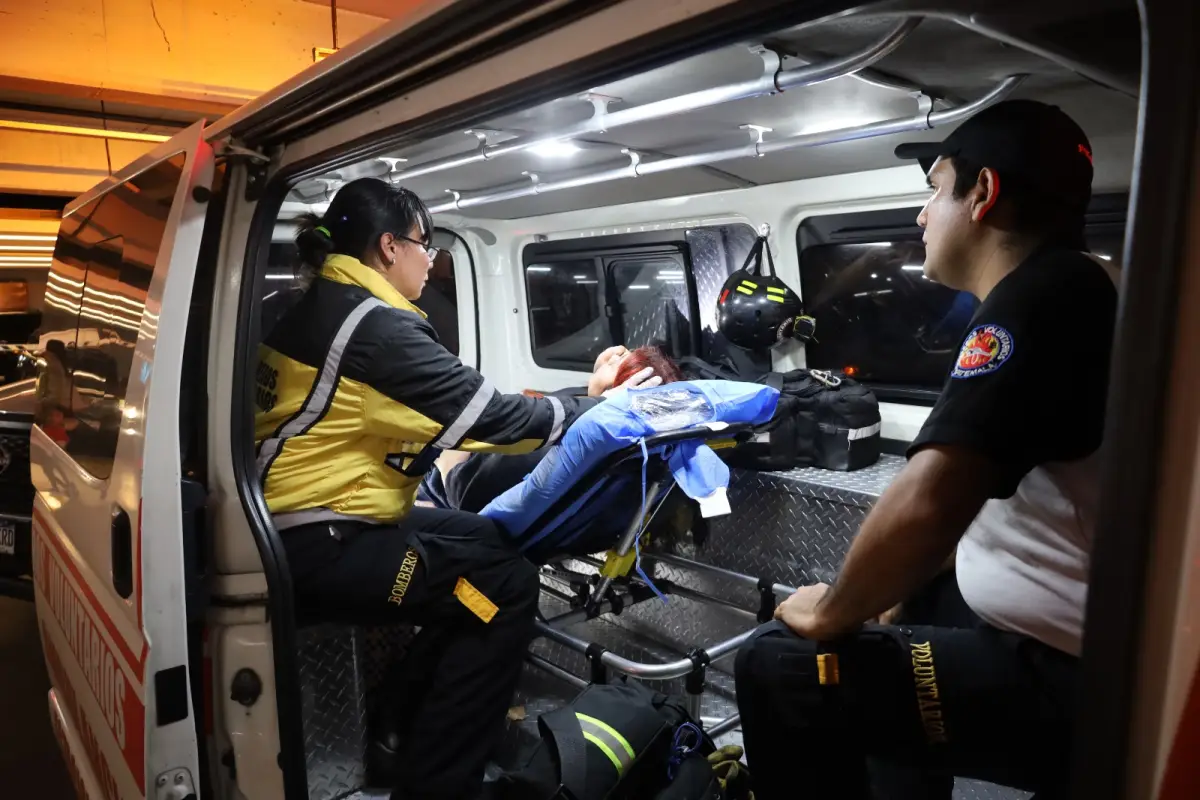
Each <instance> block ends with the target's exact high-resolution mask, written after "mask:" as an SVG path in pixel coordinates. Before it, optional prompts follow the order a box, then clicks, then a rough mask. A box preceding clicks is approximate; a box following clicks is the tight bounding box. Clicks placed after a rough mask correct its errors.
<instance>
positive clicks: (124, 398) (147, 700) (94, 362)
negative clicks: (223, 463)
mask: <svg viewBox="0 0 1200 800" xmlns="http://www.w3.org/2000/svg"><path fill="white" fill-rule="evenodd" d="M202 131H203V123H202V122H198V123H196V124H195V125H193V126H192V127H190V128H188V129H187V130H185V131H183V132H181V133H179V134H178V135H176V136H175V137H174V138H172V139H171V140H170V141H168V142H164V143H163V144H161V145H159V146H158V147H156V148H155V149H154V150H153V151H152V152H150V153H148V154H147V155H145V156H143V157H142V158H140V159H138V160H137V161H135V162H133V163H132V164H130V165H129V166H128V167H126V168H125V169H123V170H122V171H121V172H120V173H118V174H117V175H116V176H114V177H112V178H109V179H108V180H106V181H105V182H104V183H102V184H100V185H98V186H97V187H96V188H94V189H92V190H91V191H90V192H88V193H86V194H84V195H83V196H81V197H80V198H79V199H77V200H76V201H74V202H72V203H71V204H69V205H68V206H67V208H66V209H65V211H64V215H63V222H62V225H61V227H60V230H59V236H58V240H57V243H56V246H55V252H54V263H53V266H52V268H51V272H50V275H49V280H48V284H47V288H46V298H45V305H46V313H45V316H44V320H45V322H44V325H43V335H42V338H44V339H47V340H49V339H56V340H58V341H59V342H60V343H61V347H60V346H57V345H54V346H52V347H53V349H54V350H55V351H56V353H53V354H50V355H48V356H47V357H46V359H45V362H46V363H45V364H44V365H42V366H40V371H41V375H40V383H41V386H42V388H41V389H40V390H39V397H40V400H41V403H40V404H39V411H38V412H37V415H36V416H37V419H36V424H35V425H34V428H33V432H32V435H31V462H32V464H31V465H32V473H33V482H34V488H35V490H36V496H35V500H34V511H33V572H34V584H35V598H36V603H37V614H38V624H39V628H40V634H41V641H42V649H43V652H44V654H45V659H46V664H47V667H48V669H49V673H50V679H51V683H52V685H53V688H52V689H51V691H50V698H49V701H50V711H51V719H52V722H53V725H54V729H55V732H56V734H57V736H58V739H59V743H60V745H61V746H62V748H63V754H64V757H65V760H66V762H67V766H68V768H69V770H70V772H71V775H72V778H73V780H74V781H75V785H76V788H77V790H78V792H79V795H80V797H83V798H105V799H106V800H114V799H115V798H144V797H147V796H157V797H171V798H179V800H184V798H189V797H192V798H194V797H198V796H199V794H200V792H199V782H200V774H199V765H198V750H197V733H196V726H195V721H194V719H195V718H194V714H195V709H194V708H193V706H192V700H191V693H190V691H189V686H190V684H191V674H190V673H191V671H192V669H193V668H194V665H193V664H189V659H188V635H187V632H188V616H189V614H188V609H187V602H186V600H185V598H187V597H188V596H189V595H190V594H191V592H190V590H191V589H192V588H193V587H194V582H193V581H194V560H195V559H194V556H195V554H196V549H195V548H194V544H195V542H196V539H197V537H198V536H199V535H200V533H199V531H200V525H199V516H198V514H199V509H200V508H201V507H202V506H203V498H204V492H203V490H202V488H201V487H200V486H199V485H198V484H195V483H193V482H191V481H189V480H186V479H185V476H184V473H183V470H182V467H181V455H180V451H181V426H182V423H184V422H186V420H181V414H180V408H181V378H182V376H183V370H182V368H181V364H182V363H183V362H184V340H185V332H186V330H187V324H188V314H189V306H190V300H191V294H192V284H193V280H194V278H195V274H196V264H197V254H198V251H199V250H200V240H201V234H202V232H203V230H204V224H205V216H206V211H207V207H208V205H209V204H210V201H211V200H212V193H211V189H212V183H213V177H214V158H213V152H212V149H211V148H210V146H209V145H208V144H207V143H206V142H205V141H204V139H203V138H202ZM185 563H186V565H185ZM198 611H199V609H195V608H193V609H192V615H193V616H194V615H195V614H197V613H198Z"/></svg>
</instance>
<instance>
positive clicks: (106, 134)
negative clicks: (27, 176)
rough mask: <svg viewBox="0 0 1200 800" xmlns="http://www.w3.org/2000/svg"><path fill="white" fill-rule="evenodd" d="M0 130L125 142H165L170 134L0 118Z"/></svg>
mask: <svg viewBox="0 0 1200 800" xmlns="http://www.w3.org/2000/svg"><path fill="white" fill-rule="evenodd" d="M0 130H10V131H26V132H29V133H57V134H60V135H62V136H83V137H87V138H92V139H120V140H122V141H127V142H165V141H167V140H168V139H170V138H171V137H170V136H163V135H162V134H158V133H133V132H131V131H107V130H104V129H103V128H80V127H78V126H75V125H52V124H50V123H47V122H26V121H24V120H15V119H0Z"/></svg>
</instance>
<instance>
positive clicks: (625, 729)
mask: <svg viewBox="0 0 1200 800" xmlns="http://www.w3.org/2000/svg"><path fill="white" fill-rule="evenodd" d="M689 722H691V719H690V717H689V716H688V713H687V711H686V710H685V709H684V706H683V701H682V700H681V699H680V698H677V697H672V696H670V695H665V694H662V693H659V692H654V691H652V690H650V689H647V688H646V687H644V686H642V685H641V684H638V683H631V682H628V681H624V680H622V681H618V682H614V683H610V684H597V685H591V686H588V687H587V688H586V689H584V690H583V691H582V692H580V694H579V695H578V696H577V697H576V698H575V699H574V700H573V701H572V702H571V703H569V704H568V705H566V706H564V707H563V708H560V709H558V710H556V711H551V712H549V713H546V714H542V716H541V717H539V718H538V731H539V733H540V734H541V738H540V740H539V741H537V742H536V743H535V744H534V745H533V746H532V748H530V749H529V750H528V751H527V752H525V753H524V754H523V755H522V756H521V757H520V758H519V763H518V764H517V766H515V767H514V768H512V769H509V770H507V771H505V772H504V774H502V775H500V776H499V777H498V778H497V780H496V781H495V782H494V783H492V784H491V785H490V786H489V787H488V788H489V792H488V793H487V796H488V797H489V798H495V800H650V799H651V798H654V797H656V796H657V795H659V793H661V792H663V791H664V790H665V789H667V788H669V787H670V786H671V784H672V778H673V777H674V776H675V774H676V773H677V772H678V770H677V769H675V768H673V766H672V755H673V753H674V752H675V749H674V744H675V732H676V730H678V729H679V728H680V727H681V726H684V725H687V724H688V723H689ZM701 739H702V741H701V743H700V747H699V748H697V749H696V751H695V753H694V756H696V757H699V758H704V757H705V756H707V755H709V754H710V753H712V752H713V750H714V748H713V745H712V742H711V740H709V739H708V737H707V736H701ZM676 762H677V763H678V759H676ZM703 772H704V771H703V770H701V773H703ZM708 772H709V773H711V772H712V770H711V768H709V769H708ZM703 777H707V776H703ZM699 786H700V788H698V789H697V790H695V791H693V790H689V791H687V792H686V793H685V794H683V795H671V797H679V798H680V800H719V799H720V798H721V797H722V794H721V789H720V785H719V783H718V781H717V780H716V777H715V776H714V777H713V778H712V780H710V781H706V780H701V781H700V784H699ZM678 788H680V789H682V788H683V784H682V783H681V784H680V786H679V787H678Z"/></svg>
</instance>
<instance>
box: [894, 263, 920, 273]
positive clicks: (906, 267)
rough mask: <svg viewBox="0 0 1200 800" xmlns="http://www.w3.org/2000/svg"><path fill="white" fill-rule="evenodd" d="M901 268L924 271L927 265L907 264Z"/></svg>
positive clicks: (910, 270)
mask: <svg viewBox="0 0 1200 800" xmlns="http://www.w3.org/2000/svg"><path fill="white" fill-rule="evenodd" d="M900 269H903V270H908V271H909V272H924V271H925V265H924V264H905V265H904V266H903V267H901V268H900Z"/></svg>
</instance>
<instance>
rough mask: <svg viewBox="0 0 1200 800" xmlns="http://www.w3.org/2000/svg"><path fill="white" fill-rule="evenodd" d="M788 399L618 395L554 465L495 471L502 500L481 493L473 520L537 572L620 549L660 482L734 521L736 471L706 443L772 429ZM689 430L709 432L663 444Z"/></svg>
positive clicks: (747, 389) (718, 388)
mask: <svg viewBox="0 0 1200 800" xmlns="http://www.w3.org/2000/svg"><path fill="white" fill-rule="evenodd" d="M617 377H618V378H619V377H620V373H619V371H618V375H617ZM778 399H779V393H778V391H777V390H775V389H773V388H770V387H767V386H765V385H762V384H751V383H740V382H734V381H720V380H715V381H683V382H678V381H672V382H671V383H670V384H667V385H662V386H657V387H653V388H646V389H639V390H636V391H621V392H617V393H614V394H612V395H611V396H610V398H609V400H608V402H606V403H603V404H601V405H599V406H596V407H594V408H593V409H591V410H590V411H589V412H587V413H586V414H584V415H583V416H582V417H581V418H580V419H579V421H578V422H577V423H576V425H575V426H573V427H572V429H571V430H570V431H568V432H567V434H566V435H565V436H564V437H563V439H562V441H561V442H560V443H559V444H558V445H556V446H555V447H552V448H549V449H548V450H547V451H546V453H545V455H544V456H542V457H540V458H534V459H528V458H527V457H514V456H502V457H500V458H498V459H495V460H494V461H493V462H492V464H489V465H486V466H487V468H488V469H491V470H494V471H495V473H496V478H495V479H494V481H493V482H491V483H490V484H489V486H488V488H489V489H492V491H490V492H488V494H490V495H492V496H491V498H485V497H482V496H480V495H482V494H483V493H482V492H480V493H479V494H478V495H476V496H477V497H478V498H479V499H477V500H476V501H475V505H474V507H473V508H472V510H476V509H478V511H479V513H480V514H482V515H483V516H486V517H488V518H490V519H492V520H493V521H494V522H496V523H497V526H498V527H499V528H500V530H501V531H503V532H505V533H507V534H508V536H509V537H510V538H511V539H512V541H513V543H514V545H515V546H516V547H517V548H518V549H520V550H521V551H522V552H523V553H524V554H525V555H526V556H527V557H528V558H529V559H530V560H532V561H534V562H535V563H538V562H541V561H544V560H546V559H547V558H551V557H554V556H557V555H583V554H587V553H596V552H600V551H603V550H606V549H609V548H611V547H612V546H613V545H614V544H615V543H616V541H617V539H618V538H619V537H620V534H621V533H622V532H623V531H624V530H625V529H626V528H628V526H629V525H630V524H631V523H633V522H635V521H636V520H637V519H640V518H641V514H640V512H642V511H646V510H649V509H648V508H647V506H648V500H647V496H648V488H649V485H650V484H651V483H652V482H653V481H656V480H660V479H661V480H668V483H673V484H674V485H675V486H676V487H678V488H679V489H680V490H681V491H682V494H683V495H686V496H687V497H689V498H691V499H692V500H693V501H695V503H696V504H697V505H698V507H699V511H700V514H701V515H703V516H705V517H708V516H716V515H720V514H726V513H728V512H729V504H728V501H727V499H726V495H725V489H726V487H727V486H728V482H729V469H728V467H727V466H726V465H725V463H724V462H723V461H721V459H719V458H718V457H717V455H716V454H715V453H714V452H713V451H712V450H711V449H710V448H709V447H708V446H707V445H706V444H705V440H706V439H710V438H713V436H715V435H716V434H712V433H710V429H711V430H713V431H715V430H720V429H722V428H723V427H724V426H727V425H760V424H762V423H765V422H767V421H769V420H770V419H771V417H772V415H773V414H774V412H775V408H776V404H777V402H778ZM689 429H698V431H699V432H698V433H697V435H695V436H689V437H686V438H683V439H677V438H672V439H671V440H670V441H663V440H658V441H657V443H656V441H655V439H654V437H656V436H658V435H659V434H664V433H671V432H675V431H681V430H689ZM647 442H649V444H647ZM639 444H640V445H641V449H642V452H641V455H640V456H637V455H636V454H634V457H630V455H629V452H630V448H632V447H634V446H636V445H639ZM621 453H623V454H624V455H622V456H621V461H620V466H619V467H614V462H612V461H611V459H610V458H609V457H610V456H612V455H614V454H621ZM475 458H476V457H472V459H470V460H468V461H467V462H464V463H462V464H459V465H457V466H455V467H454V468H453V469H451V470H448V473H447V474H448V476H449V479H450V480H451V481H454V480H456V479H457V478H458V476H457V475H456V472H457V471H458V470H461V469H463V467H464V466H468V467H469V466H470V465H471V462H473V461H474V459H475ZM475 463H476V466H478V462H475ZM652 464H653V469H652V468H651V465H652ZM668 473H670V478H669V479H668ZM471 477H473V478H476V479H477V476H471ZM585 481H586V482H585ZM505 485H507V488H503V487H504V486H505ZM431 494H433V493H432V492H431ZM459 496H460V497H461V493H460V494H459ZM442 501H443V502H446V501H445V498H444V495H443V498H442ZM690 507H691V506H690V505H689V508H690ZM459 508H462V506H461V505H460V506H459Z"/></svg>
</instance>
